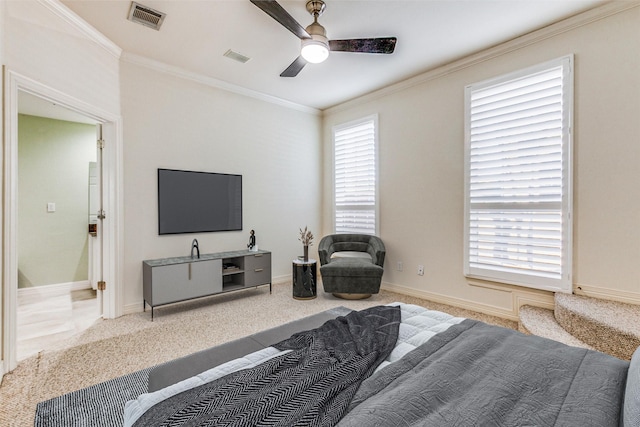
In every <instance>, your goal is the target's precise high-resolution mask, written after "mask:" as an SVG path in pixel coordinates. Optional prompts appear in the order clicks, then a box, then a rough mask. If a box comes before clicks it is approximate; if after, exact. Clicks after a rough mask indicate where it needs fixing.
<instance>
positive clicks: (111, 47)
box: [38, 0, 122, 59]
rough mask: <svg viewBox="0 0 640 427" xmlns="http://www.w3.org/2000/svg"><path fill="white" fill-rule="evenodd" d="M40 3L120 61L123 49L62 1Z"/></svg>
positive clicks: (41, 0) (46, 0)
mask: <svg viewBox="0 0 640 427" xmlns="http://www.w3.org/2000/svg"><path fill="white" fill-rule="evenodd" d="M38 2H39V3H40V4H41V5H43V6H44V7H46V8H47V9H49V10H50V11H51V12H53V13H55V14H56V15H57V16H58V17H59V18H61V19H62V20H64V21H65V22H67V23H68V24H70V25H71V26H73V27H74V28H75V29H77V30H78V31H80V32H81V33H82V34H83V35H84V36H85V37H87V39H89V40H91V41H93V42H94V43H96V44H97V45H98V46H100V47H101V48H103V49H104V50H106V51H107V52H109V53H110V54H111V55H113V56H115V57H116V58H118V59H119V58H120V56H121V55H122V49H121V48H120V47H119V46H118V45H116V44H115V43H114V42H112V41H111V40H109V39H108V38H107V37H106V36H105V35H104V34H102V33H101V32H100V31H98V30H96V29H95V28H94V27H92V26H91V25H89V24H88V23H87V22H86V21H85V20H84V19H82V18H81V17H80V16H78V15H77V14H76V13H75V12H73V11H72V10H71V9H69V8H68V7H67V6H65V5H64V4H62V3H61V2H60V0H38Z"/></svg>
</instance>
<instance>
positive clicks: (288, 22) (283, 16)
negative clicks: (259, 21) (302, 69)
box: [251, 0, 311, 39]
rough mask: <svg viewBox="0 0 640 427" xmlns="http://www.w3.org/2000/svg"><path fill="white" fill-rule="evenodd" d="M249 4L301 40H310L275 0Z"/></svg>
mask: <svg viewBox="0 0 640 427" xmlns="http://www.w3.org/2000/svg"><path fill="white" fill-rule="evenodd" d="M251 3H253V4H255V5H256V6H258V7H259V8H260V9H262V10H263V11H264V12H265V13H266V14H267V15H269V16H270V17H272V18H273V19H275V20H276V21H278V22H279V23H280V24H281V25H282V26H283V27H285V28H286V29H287V30H289V31H291V32H292V33H293V34H295V35H296V36H297V37H299V38H301V39H310V38H311V36H310V35H309V33H307V30H305V29H304V27H303V26H302V25H300V24H298V21H296V20H295V19H293V17H292V16H291V15H289V13H288V12H287V11H286V10H284V9H283V8H282V6H280V4H279V3H278V2H277V1H275V0H251Z"/></svg>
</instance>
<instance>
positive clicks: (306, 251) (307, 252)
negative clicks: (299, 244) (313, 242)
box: [303, 246, 309, 262]
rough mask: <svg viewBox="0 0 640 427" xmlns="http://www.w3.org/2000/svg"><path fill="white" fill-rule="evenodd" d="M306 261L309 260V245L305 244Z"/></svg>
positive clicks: (304, 258)
mask: <svg viewBox="0 0 640 427" xmlns="http://www.w3.org/2000/svg"><path fill="white" fill-rule="evenodd" d="M303 260H304V262H309V246H304V257H303Z"/></svg>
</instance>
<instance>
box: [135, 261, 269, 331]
mask: <svg viewBox="0 0 640 427" xmlns="http://www.w3.org/2000/svg"><path fill="white" fill-rule="evenodd" d="M142 282H143V297H144V302H143V307H144V308H143V309H144V310H145V311H146V308H147V304H149V305H150V306H151V320H153V309H154V307H158V306H161V305H165V304H172V303H175V302H180V301H186V300H190V299H194V298H200V297H206V296H210V295H215V294H220V293H223V292H230V291H237V290H240V289H246V288H253V287H258V286H261V285H269V293H271V252H268V251H263V250H259V251H249V250H241V251H232V252H219V253H215V254H204V255H201V256H200V258H191V257H190V256H185V257H177V258H162V259H153V260H147V261H142Z"/></svg>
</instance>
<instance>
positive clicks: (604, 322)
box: [554, 293, 640, 360]
mask: <svg viewBox="0 0 640 427" xmlns="http://www.w3.org/2000/svg"><path fill="white" fill-rule="evenodd" d="M555 303H556V305H555V311H554V314H555V318H556V321H557V322H558V323H559V324H560V325H561V326H562V327H563V328H564V329H565V330H566V331H567V332H569V333H570V334H571V335H573V336H575V337H577V338H578V339H580V340H581V341H584V342H586V343H587V344H589V345H591V346H592V347H593V348H595V349H596V350H599V351H602V352H603V353H608V354H611V355H613V356H616V357H618V358H620V359H625V360H630V359H631V355H632V354H633V352H634V351H635V350H636V348H638V347H639V346H640V306H638V305H633V304H625V303H621V302H616V301H607V300H602V299H596V298H589V297H584V296H580V295H571V294H562V293H556V295H555Z"/></svg>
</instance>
